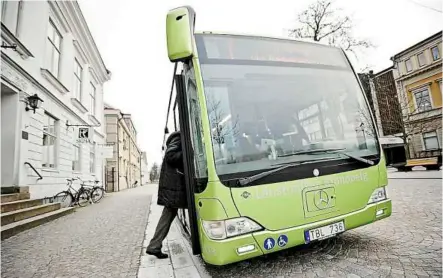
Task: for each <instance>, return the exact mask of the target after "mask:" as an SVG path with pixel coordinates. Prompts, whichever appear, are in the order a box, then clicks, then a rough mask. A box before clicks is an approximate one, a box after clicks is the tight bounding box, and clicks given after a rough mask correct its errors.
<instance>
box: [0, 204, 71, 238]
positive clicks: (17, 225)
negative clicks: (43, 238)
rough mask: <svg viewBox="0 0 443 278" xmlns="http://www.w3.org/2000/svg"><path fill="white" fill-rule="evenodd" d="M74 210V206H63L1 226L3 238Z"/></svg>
mask: <svg viewBox="0 0 443 278" xmlns="http://www.w3.org/2000/svg"><path fill="white" fill-rule="evenodd" d="M72 212H74V208H73V207H69V208H62V209H58V210H54V211H51V212H47V213H44V214H40V215H38V216H34V217H31V218H28V219H24V220H21V221H18V222H14V223H11V224H8V225H5V226H2V227H1V239H2V240H4V239H7V238H9V237H11V236H13V235H16V234H18V233H20V232H23V231H25V230H29V229H31V228H34V227H37V226H39V225H42V224H44V223H47V222H50V221H52V220H54V219H57V218H59V217H62V216H64V215H66V214H69V213H72Z"/></svg>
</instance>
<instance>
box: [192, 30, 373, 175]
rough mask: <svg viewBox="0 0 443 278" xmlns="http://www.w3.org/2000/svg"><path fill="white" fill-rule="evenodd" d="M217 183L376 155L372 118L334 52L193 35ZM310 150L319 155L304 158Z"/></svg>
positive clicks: (249, 39)
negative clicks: (220, 178)
mask: <svg viewBox="0 0 443 278" xmlns="http://www.w3.org/2000/svg"><path fill="white" fill-rule="evenodd" d="M196 44H197V50H198V56H199V61H200V66H201V73H202V77H203V84H204V93H205V97H206V105H207V109H208V115H209V121H210V125H211V132H212V145H213V150H214V157H215V164H216V170H217V173H218V174H219V175H224V174H231V173H239V172H248V171H257V170H262V169H263V170H264V169H269V168H272V167H275V165H278V164H283V163H292V162H297V161H304V162H306V161H309V160H312V161H319V160H321V159H323V158H324V160H338V159H344V157H343V156H340V155H339V154H338V153H330V152H321V151H318V150H322V149H325V150H326V149H337V148H339V149H343V150H344V151H345V152H346V153H349V154H350V155H353V156H357V157H368V156H376V157H378V155H379V148H378V142H377V137H376V132H375V128H374V124H373V121H372V119H371V116H370V110H369V108H368V105H367V103H366V102H365V99H364V96H363V92H362V90H361V88H360V86H359V83H358V81H357V78H356V76H355V74H354V72H353V70H352V68H351V67H350V65H349V63H348V62H347V60H346V57H345V55H344V54H343V52H342V51H341V50H340V49H337V48H333V47H329V46H323V45H317V44H312V43H303V42H296V41H291V40H278V39H267V38H260V37H245V36H228V35H212V34H211V35H209V34H202V35H196ZM311 150H317V151H315V152H310V151H311Z"/></svg>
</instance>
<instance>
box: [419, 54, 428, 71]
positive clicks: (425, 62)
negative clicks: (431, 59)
mask: <svg viewBox="0 0 443 278" xmlns="http://www.w3.org/2000/svg"><path fill="white" fill-rule="evenodd" d="M420 55H423V64H421V63H420ZM417 61H418V67H419V68H421V67H424V66H426V64H427V61H426V55H425V52H424V51H422V52H420V53H418V54H417Z"/></svg>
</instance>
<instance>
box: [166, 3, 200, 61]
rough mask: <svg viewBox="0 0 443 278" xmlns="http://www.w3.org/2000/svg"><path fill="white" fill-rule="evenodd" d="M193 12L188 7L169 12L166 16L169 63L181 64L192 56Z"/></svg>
mask: <svg viewBox="0 0 443 278" xmlns="http://www.w3.org/2000/svg"><path fill="white" fill-rule="evenodd" d="M194 24H195V12H194V10H193V9H192V8H191V7H189V6H184V7H180V8H176V9H173V10H170V11H169V12H168V15H167V16H166V40H167V45H168V57H169V60H170V61H171V62H183V61H186V60H188V59H190V58H192V56H193V54H194Z"/></svg>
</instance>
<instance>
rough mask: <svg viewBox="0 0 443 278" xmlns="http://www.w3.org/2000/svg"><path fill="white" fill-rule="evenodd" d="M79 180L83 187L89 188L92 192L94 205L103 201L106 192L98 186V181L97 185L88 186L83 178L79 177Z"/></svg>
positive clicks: (95, 182) (96, 181)
mask: <svg viewBox="0 0 443 278" xmlns="http://www.w3.org/2000/svg"><path fill="white" fill-rule="evenodd" d="M77 179H78V180H80V183H81V185H82V186H84V187H87V188H89V190H90V191H91V193H90V197H91V200H92V202H93V203H98V202H100V201H101V199H102V198H103V196H104V195H105V190H104V188H103V186H98V185H97V184H98V183H99V181H98V180H95V181H94V184H95V185H88V184H85V182H84V181H83V180H82V179H81V178H79V177H77Z"/></svg>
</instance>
